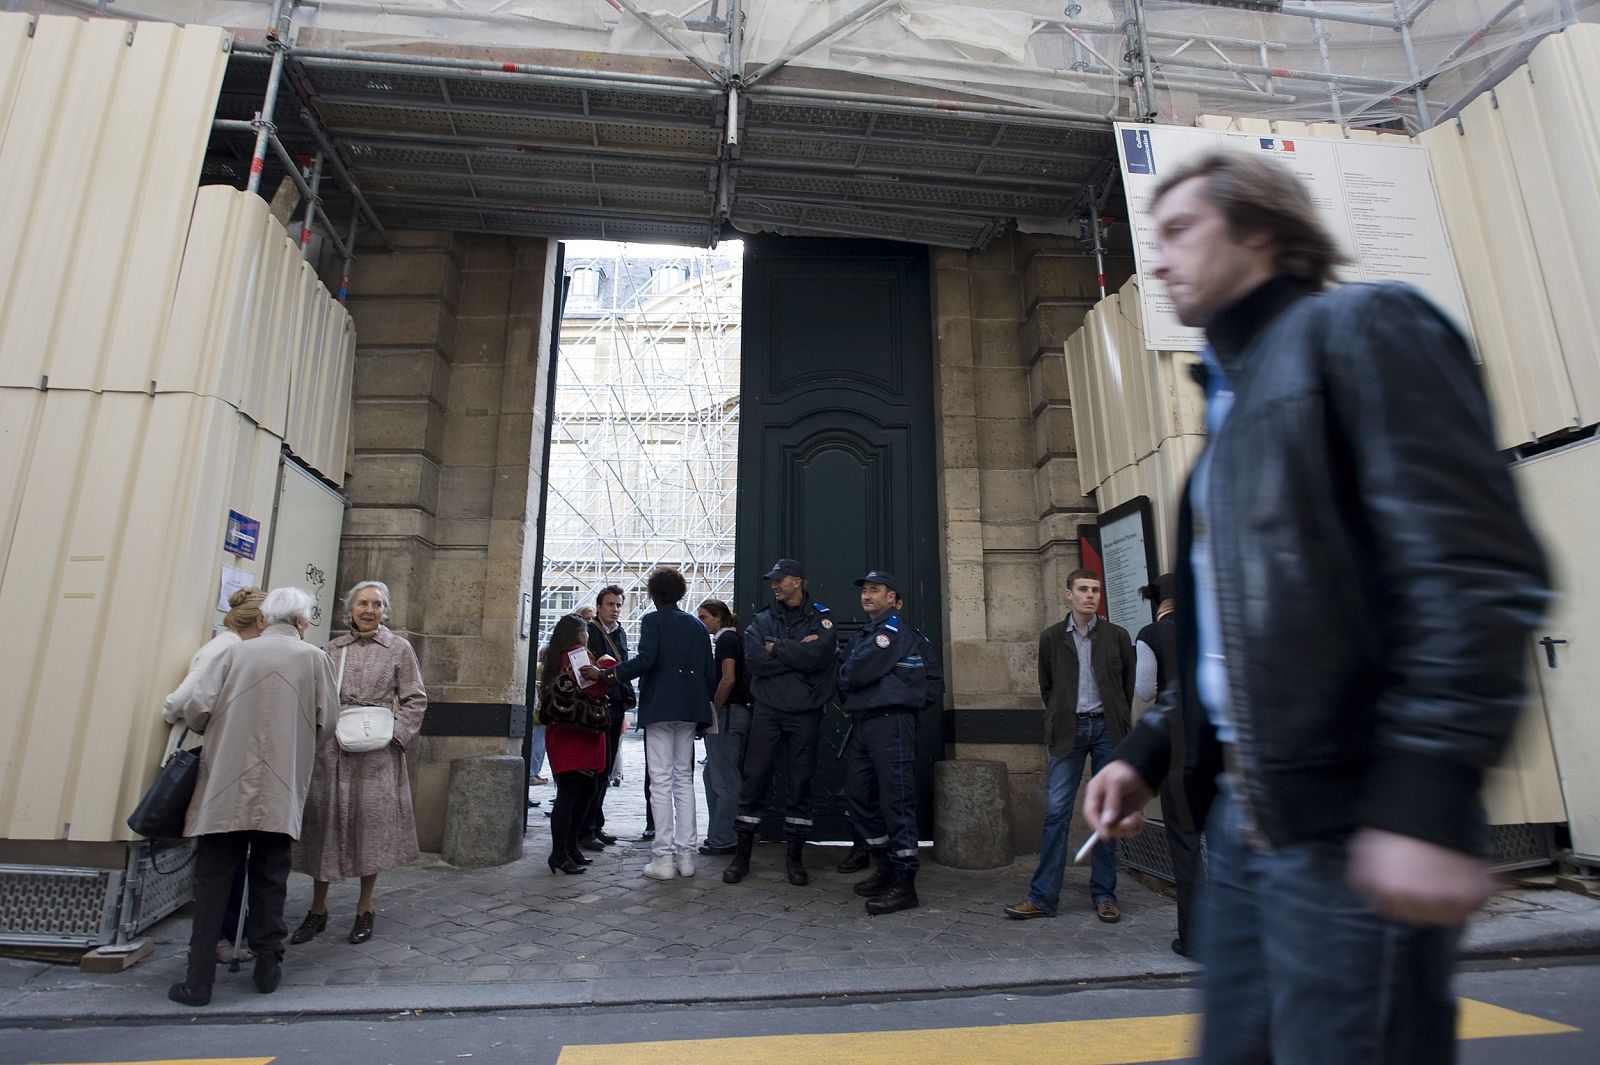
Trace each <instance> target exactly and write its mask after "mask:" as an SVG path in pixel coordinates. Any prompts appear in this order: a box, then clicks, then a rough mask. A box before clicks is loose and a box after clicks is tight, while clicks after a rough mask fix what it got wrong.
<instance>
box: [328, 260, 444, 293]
mask: <svg viewBox="0 0 1600 1065" xmlns="http://www.w3.org/2000/svg"><path fill="white" fill-rule="evenodd" d="M451 266H452V264H451V262H450V257H449V255H447V254H446V252H445V250H444V249H443V247H435V248H430V249H415V250H413V249H406V250H404V251H398V252H395V253H394V254H392V255H391V254H389V253H387V252H384V253H381V254H378V255H371V256H363V257H362V259H361V265H360V267H359V268H355V267H353V268H352V269H351V271H350V286H349V295H350V298H351V299H363V298H366V297H369V296H428V297H434V298H438V297H440V296H442V295H443V294H444V291H445V286H446V281H447V278H448V274H449V271H450V268H451Z"/></svg>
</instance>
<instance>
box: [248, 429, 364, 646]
mask: <svg viewBox="0 0 1600 1065" xmlns="http://www.w3.org/2000/svg"><path fill="white" fill-rule="evenodd" d="M344 509H345V500H344V497H343V496H341V495H339V494H338V493H337V492H335V491H333V490H332V489H330V488H328V487H326V486H325V485H323V484H322V482H321V481H319V480H318V479H317V478H316V477H315V476H314V475H313V474H309V473H307V472H306V471H305V470H303V469H301V468H300V467H299V465H298V464H296V463H294V462H292V461H290V460H288V459H285V460H284V462H283V470H282V473H281V475H280V477H279V479H278V502H277V507H276V508H275V510H274V515H275V517H274V519H273V523H272V546H271V548H270V553H271V559H270V561H269V563H268V565H267V571H266V572H267V580H268V581H269V582H270V583H271V585H272V587H274V588H276V587H279V586H281V585H286V584H292V585H296V586H298V587H301V588H304V589H305V590H306V591H308V592H310V593H311V595H312V597H313V598H315V599H316V601H317V606H316V610H315V612H314V614H313V616H312V622H311V628H310V629H308V630H306V634H305V639H306V640H307V641H309V642H311V643H314V644H316V645H318V646H319V647H320V646H321V645H323V644H325V643H327V642H328V638H329V635H330V629H331V627H332V625H333V619H334V615H335V614H337V613H338V609H337V606H338V597H339V589H337V588H335V587H334V583H333V582H334V581H335V579H337V571H338V568H339V534H340V532H341V531H342V530H343V529H344Z"/></svg>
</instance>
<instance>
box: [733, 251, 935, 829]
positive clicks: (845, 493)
mask: <svg viewBox="0 0 1600 1065" xmlns="http://www.w3.org/2000/svg"><path fill="white" fill-rule="evenodd" d="M743 338H744V341H743V342H744V358H743V380H742V384H741V393H742V398H741V405H740V423H739V537H738V549H737V561H736V575H735V584H736V588H737V599H738V606H737V607H736V610H737V611H738V613H739V614H740V616H741V617H743V618H749V617H750V616H751V614H752V613H753V612H754V611H755V610H756V609H759V608H760V607H764V606H766V605H767V604H768V603H769V602H771V594H770V592H769V591H768V589H767V586H766V584H765V582H764V581H763V580H762V574H764V573H765V572H766V570H767V567H768V566H770V565H771V564H772V562H773V560H775V559H778V558H797V559H799V560H800V561H801V562H802V563H804V565H805V567H806V574H807V577H808V579H809V581H810V585H811V594H812V596H813V597H814V598H815V599H816V600H817V601H818V602H821V603H823V604H825V605H827V606H828V607H829V608H830V609H831V610H832V611H833V617H834V620H835V622H836V624H837V631H838V632H839V633H840V641H841V646H848V644H849V641H850V640H851V639H852V638H854V636H855V634H856V633H857V632H859V631H860V629H861V626H862V625H863V624H864V623H865V621H866V617H865V615H864V614H863V613H862V611H861V603H860V599H859V594H860V593H859V592H858V590H857V589H856V587H855V585H854V583H853V582H854V581H855V579H856V578H857V577H859V576H861V575H862V574H863V573H865V572H866V571H867V570H869V569H888V570H891V571H893V572H894V573H895V574H897V575H898V576H899V578H900V580H901V581H902V583H903V584H904V585H905V594H906V599H907V601H908V610H907V614H908V616H909V619H910V621H911V623H912V624H913V625H915V626H916V627H918V628H920V629H921V630H922V631H923V632H924V633H925V634H926V635H927V637H928V639H929V640H931V641H932V642H933V645H934V646H935V647H936V648H937V647H939V646H940V644H941V640H940V621H939V619H940V617H941V609H940V596H941V592H942V588H943V584H942V582H941V580H940V576H939V545H938V526H939V519H938V509H937V503H936V496H935V492H936V478H935V475H934V466H935V461H934V436H933V424H934V402H933V372H934V369H933V367H934V363H933V336H932V325H931V311H930V304H929V291H928V257H927V250H926V249H925V248H922V247H920V246H917V245H910V244H896V243H890V242H879V241H854V240H803V239H795V238H781V237H755V238H747V239H746V242H745V272H744V325H743ZM942 718H943V715H942V714H941V713H939V712H937V711H933V712H929V713H926V714H924V715H922V722H921V729H920V732H919V736H918V750H919V765H918V784H919V788H920V791H921V802H920V806H921V823H920V828H921V831H922V835H923V838H924V839H927V838H930V834H931V832H932V830H933V820H932V813H933V807H932V779H933V762H934V761H935V760H937V759H938V758H941V757H943V750H944V737H943V734H942V727H943V721H942ZM845 725H846V721H845V718H844V715H843V713H842V711H840V710H839V708H838V707H837V706H834V707H830V708H829V710H828V712H827V718H826V722H825V724H824V728H823V743H822V752H821V757H820V758H819V760H818V766H817V777H816V789H815V792H816V817H817V827H816V838H818V839H847V838H849V828H848V825H847V823H846V821H845V807H844V797H843V789H844V763H843V762H842V761H841V760H840V759H839V758H838V757H837V755H838V751H839V747H840V744H841V743H842V741H843V739H844V732H845ZM783 786H784V781H782V780H780V781H779V782H778V787H779V788H780V789H781V788H782V787H783ZM777 794H780V795H781V794H783V791H782V790H779V791H778V792H777ZM780 822H781V818H778V817H775V816H774V817H771V818H770V819H769V822H768V824H767V825H766V826H765V828H766V830H767V831H769V832H771V833H772V834H774V835H776V834H777V830H778V828H779V826H780Z"/></svg>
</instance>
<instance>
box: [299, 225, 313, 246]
mask: <svg viewBox="0 0 1600 1065" xmlns="http://www.w3.org/2000/svg"><path fill="white" fill-rule="evenodd" d="M310 243H311V227H310V226H301V227H300V246H301V247H302V248H303V247H305V246H306V245H307V244H310Z"/></svg>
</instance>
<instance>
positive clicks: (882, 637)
mask: <svg viewBox="0 0 1600 1065" xmlns="http://www.w3.org/2000/svg"><path fill="white" fill-rule="evenodd" d="M872 642H873V643H875V644H877V645H878V646H879V647H888V646H889V634H888V633H887V632H880V633H878V635H877V636H875V637H874V638H873V640H872Z"/></svg>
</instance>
